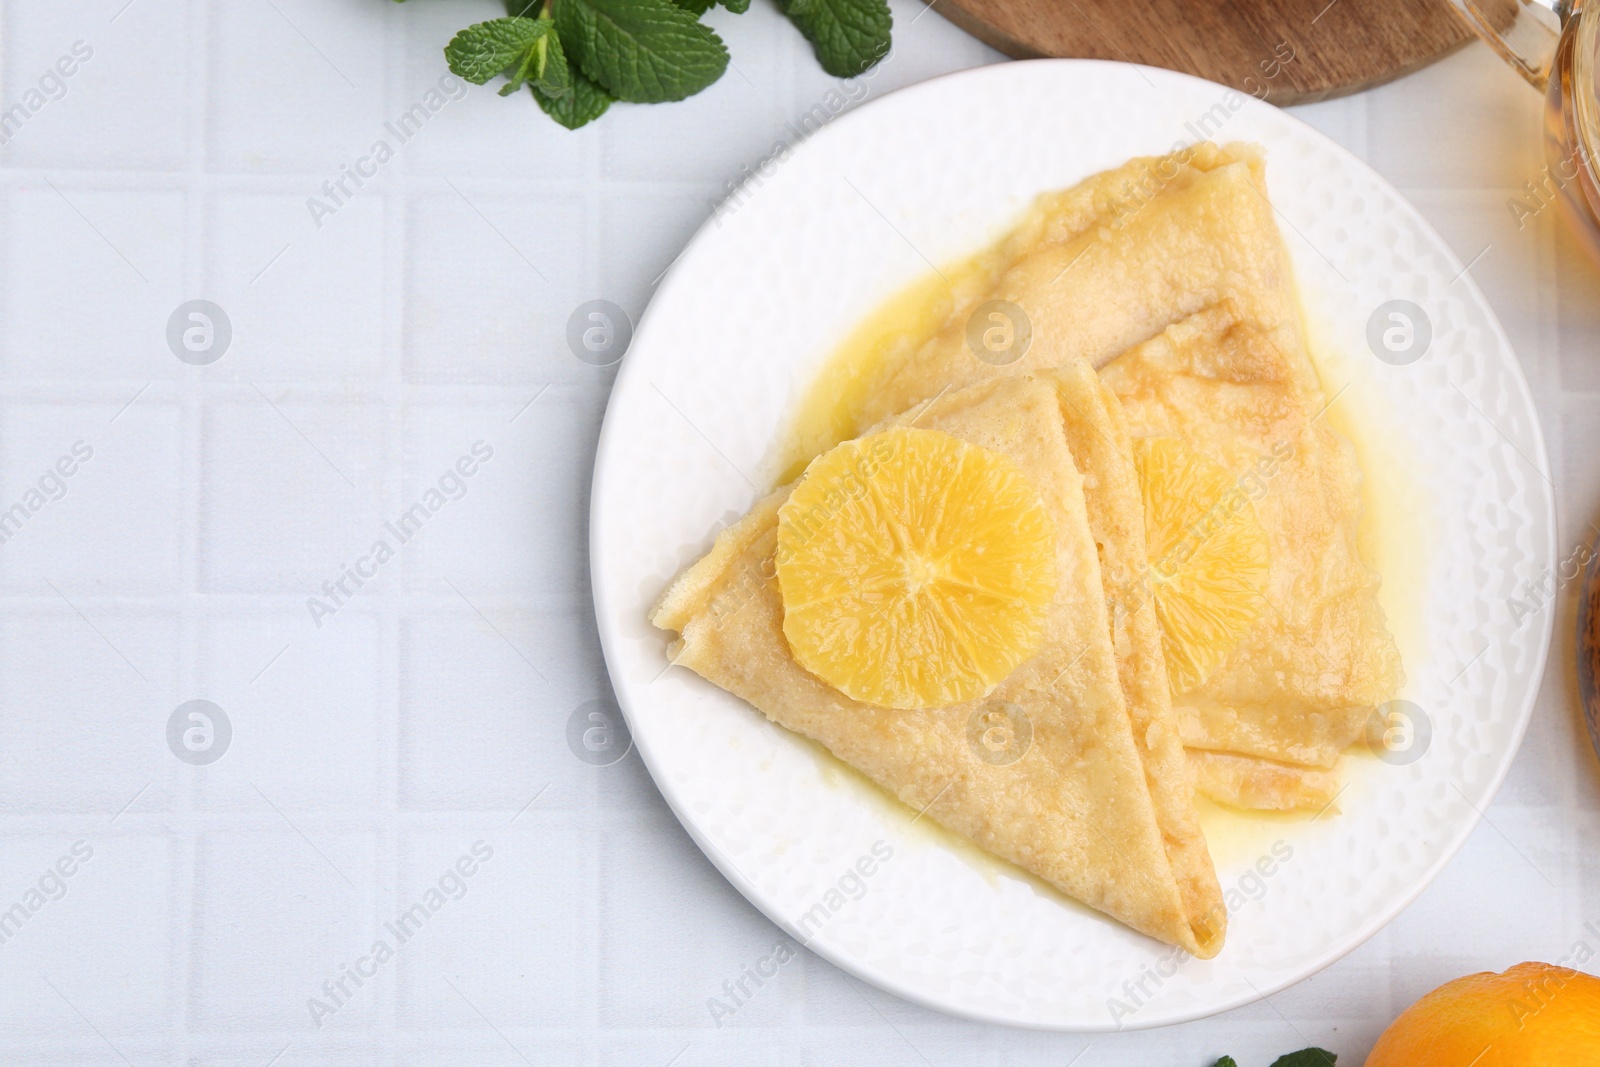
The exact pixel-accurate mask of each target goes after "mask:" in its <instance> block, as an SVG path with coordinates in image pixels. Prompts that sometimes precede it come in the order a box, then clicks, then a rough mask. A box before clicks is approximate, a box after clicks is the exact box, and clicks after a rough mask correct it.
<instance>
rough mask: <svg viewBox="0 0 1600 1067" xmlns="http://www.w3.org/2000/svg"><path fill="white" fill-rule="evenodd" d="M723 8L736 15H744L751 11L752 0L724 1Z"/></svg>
mask: <svg viewBox="0 0 1600 1067" xmlns="http://www.w3.org/2000/svg"><path fill="white" fill-rule="evenodd" d="M722 6H723V7H725V8H727V9H728V10H729V11H732V12H733V13H734V14H735V15H742V14H744V13H745V12H746V11H749V10H750V0H722Z"/></svg>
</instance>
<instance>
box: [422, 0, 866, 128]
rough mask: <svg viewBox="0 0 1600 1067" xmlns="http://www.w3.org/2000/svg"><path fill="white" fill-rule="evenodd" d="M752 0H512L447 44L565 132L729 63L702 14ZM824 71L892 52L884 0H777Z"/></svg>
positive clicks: (467, 71)
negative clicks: (500, 14) (615, 105)
mask: <svg viewBox="0 0 1600 1067" xmlns="http://www.w3.org/2000/svg"><path fill="white" fill-rule="evenodd" d="M719 2H720V3H721V5H722V6H723V7H725V8H727V9H728V11H730V12H732V13H733V14H736V15H737V14H742V13H743V12H744V11H746V10H748V9H749V7H750V0H506V5H505V6H506V17H505V18H500V19H490V20H489V21H487V22H480V23H477V24H476V25H473V26H468V27H467V28H466V29H464V30H462V31H461V32H460V33H458V34H456V35H455V37H454V38H452V39H451V41H450V43H449V44H448V45H446V46H445V50H444V52H445V60H446V62H448V63H449V65H450V70H451V71H452V72H454V73H455V74H457V75H458V76H460V77H462V78H464V79H466V80H467V81H469V82H472V83H473V84H474V85H486V84H488V83H489V82H490V81H492V80H493V79H495V78H496V77H501V76H503V77H504V78H505V83H504V84H503V85H501V87H500V95H501V96H509V95H510V94H512V93H514V92H516V91H517V90H518V89H520V88H521V87H522V86H524V85H526V86H527V87H528V89H529V91H530V92H531V93H532V94H533V98H534V100H535V102H537V103H538V105H539V107H540V108H541V109H542V110H543V111H544V113H545V114H547V115H549V116H550V117H551V118H553V119H554V120H555V121H556V122H558V123H560V124H561V125H562V126H565V127H566V128H567V129H569V130H575V129H577V128H578V127H580V126H583V125H586V124H588V123H590V122H593V121H594V120H595V119H597V118H599V117H600V116H601V115H602V114H604V113H605V111H606V109H607V108H608V107H610V106H611V104H612V102H613V101H616V100H624V101H628V102H630V103H641V104H653V103H664V102H667V101H672V100H682V99H684V98H685V97H689V96H693V95H694V94H696V93H698V92H700V91H701V90H702V89H705V88H706V87H707V86H709V85H711V84H712V83H713V82H715V81H716V80H717V79H718V78H720V77H721V76H722V74H723V72H724V71H726V70H727V68H728V63H729V59H728V49H727V46H726V45H724V44H723V42H722V38H721V37H719V36H717V34H716V32H715V31H714V30H712V29H711V28H710V27H709V26H707V25H705V24H704V23H703V22H701V21H700V19H701V16H703V15H705V14H707V13H708V12H709V11H711V9H712V8H713V7H715V6H716V5H717V4H718V3H719ZM775 2H776V3H777V4H778V6H779V7H780V9H782V10H783V12H784V13H785V14H786V15H787V16H788V17H789V20H790V21H791V22H792V23H794V25H795V26H796V27H797V28H798V29H799V30H800V32H801V33H802V34H804V35H805V37H806V38H807V39H808V40H809V41H810V42H811V44H812V47H813V49H814V50H815V52H816V54H817V59H818V61H819V62H820V63H821V64H822V67H823V69H824V70H826V71H827V72H828V73H829V74H833V75H835V76H837V77H842V78H848V77H854V76H856V75H859V74H861V73H863V72H865V71H866V70H868V69H869V68H871V67H872V66H873V64H875V63H877V62H879V61H880V60H881V59H883V57H884V56H886V55H888V53H889V30H890V22H891V19H890V15H889V5H888V0H775Z"/></svg>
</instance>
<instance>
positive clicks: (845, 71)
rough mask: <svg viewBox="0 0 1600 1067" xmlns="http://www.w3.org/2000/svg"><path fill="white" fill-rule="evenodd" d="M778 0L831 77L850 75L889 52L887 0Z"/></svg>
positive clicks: (856, 73) (865, 67) (853, 75)
mask: <svg viewBox="0 0 1600 1067" xmlns="http://www.w3.org/2000/svg"><path fill="white" fill-rule="evenodd" d="M778 2H779V5H780V6H781V7H782V8H783V12H784V14H786V15H788V16H789V21H790V22H792V23H794V24H795V25H796V26H798V27H799V28H800V32H801V33H803V34H805V35H806V39H807V40H809V41H810V42H811V47H812V49H813V50H814V51H815V52H816V53H817V62H819V63H821V64H822V69H823V70H825V71H827V72H828V73H829V74H832V75H833V76H834V77H835V78H854V77H855V76H856V75H858V74H861V73H863V72H864V71H866V70H867V69H868V68H869V67H871V66H872V65H873V64H874V63H876V62H878V60H880V59H882V58H883V57H884V56H886V55H888V54H889V27H890V24H891V23H892V21H893V19H892V17H891V16H890V14H889V4H888V0H778Z"/></svg>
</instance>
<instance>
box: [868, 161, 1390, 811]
mask: <svg viewBox="0 0 1600 1067" xmlns="http://www.w3.org/2000/svg"><path fill="white" fill-rule="evenodd" d="M979 264H980V268H981V269H978V270H976V271H974V272H972V273H971V274H970V275H969V276H967V277H964V278H961V279H959V280H958V282H957V286H956V291H955V292H954V293H953V295H952V298H951V303H950V307H949V309H948V313H947V314H946V316H945V318H944V325H943V326H942V327H941V328H940V329H938V330H936V331H935V332H934V333H933V335H932V336H931V337H928V338H926V339H925V340H921V341H919V342H916V343H914V344H909V345H903V346H902V349H903V350H902V351H899V352H897V353H894V354H893V355H894V357H895V358H891V359H890V360H888V361H887V362H886V363H885V366H884V368H883V370H882V372H881V373H880V374H879V375H878V377H877V379H876V380H875V381H873V382H872V383H871V384H870V386H869V387H868V388H866V389H865V390H864V396H865V399H864V401H863V402H862V405H861V409H860V418H861V419H863V420H872V419H874V418H877V417H881V416H882V415H883V414H885V413H887V412H890V411H895V410H900V409H902V408H904V407H907V406H909V404H910V403H911V402H913V401H915V400H917V399H920V398H922V397H927V396H932V395H934V394H935V393H937V392H938V391H939V390H940V389H943V388H947V387H950V386H961V385H964V384H969V383H971V382H974V381H979V380H982V379H984V378H990V377H995V376H1006V375H1016V374H1030V373H1037V372H1038V371H1040V370H1043V369H1047V368H1050V367H1054V366H1058V365H1061V364H1062V363H1064V362H1069V361H1075V360H1083V361H1087V362H1089V363H1091V364H1093V365H1094V366H1096V367H1100V368H1102V373H1103V376H1104V378H1105V380H1106V381H1107V383H1108V384H1109V385H1111V387H1112V388H1113V389H1115V391H1116V392H1117V393H1118V395H1119V396H1120V397H1121V399H1122V400H1123V402H1124V405H1125V406H1126V408H1127V410H1128V414H1129V419H1130V426H1131V431H1132V433H1133V435H1134V436H1135V437H1136V438H1140V439H1155V438H1170V441H1171V443H1175V444H1179V445H1181V446H1182V449H1183V451H1184V452H1186V453H1188V454H1191V455H1192V457H1193V462H1191V463H1190V464H1189V466H1191V467H1196V468H1198V467H1201V466H1204V467H1207V468H1208V469H1215V470H1220V471H1221V472H1223V473H1224V480H1225V481H1226V483H1227V485H1226V487H1225V488H1224V489H1223V491H1222V492H1221V493H1219V494H1218V495H1217V496H1216V497H1213V499H1210V500H1207V501H1203V502H1199V501H1191V502H1190V503H1192V504H1197V505H1198V506H1197V507H1196V508H1195V509H1194V510H1195V511H1197V512H1198V514H1199V515H1201V516H1204V515H1205V514H1206V513H1207V512H1208V511H1210V509H1211V508H1213V507H1214V506H1215V505H1216V504H1217V502H1218V500H1219V499H1222V500H1223V501H1224V503H1226V504H1227V505H1228V506H1229V507H1230V508H1232V507H1233V506H1234V505H1235V504H1237V503H1239V501H1240V500H1241V499H1242V500H1243V505H1244V506H1243V508H1242V509H1241V510H1240V516H1241V517H1240V522H1241V523H1245V522H1248V521H1249V520H1250V519H1252V518H1254V519H1258V520H1259V523H1260V526H1259V533H1260V535H1261V539H1262V541H1263V542H1264V544H1263V545H1262V546H1261V549H1262V551H1261V555H1262V558H1261V559H1260V560H1259V561H1258V562H1259V564H1260V566H1259V570H1260V572H1261V574H1260V577H1261V581H1260V582H1259V583H1253V582H1251V583H1247V584H1249V585H1250V587H1249V588H1241V589H1238V590H1234V591H1233V595H1232V596H1231V599H1232V600H1233V601H1234V604H1233V605H1232V607H1234V608H1236V609H1239V610H1242V611H1243V612H1244V613H1246V614H1253V615H1254V616H1258V617H1256V618H1255V620H1254V621H1253V622H1252V623H1250V625H1249V626H1248V627H1245V629H1246V630H1247V632H1244V633H1241V634H1236V635H1231V636H1230V635H1222V636H1224V637H1225V641H1224V642H1223V643H1222V644H1221V646H1220V647H1218V648H1216V649H1214V650H1213V651H1214V652H1216V653H1220V654H1219V655H1212V656H1209V657H1202V658H1204V659H1208V660H1210V661H1213V662H1207V663H1205V664H1200V666H1204V667H1206V668H1207V669H1206V670H1205V672H1204V676H1203V677H1199V678H1197V677H1196V676H1195V674H1194V672H1192V671H1184V670H1174V671H1173V672H1172V673H1173V676H1174V678H1175V680H1176V682H1177V687H1178V688H1177V692H1176V694H1175V696H1176V701H1177V704H1178V706H1179V707H1180V710H1181V719H1182V722H1183V725H1184V736H1185V740H1186V741H1187V743H1188V744H1189V745H1190V746H1191V747H1192V749H1193V751H1192V760H1191V762H1192V765H1193V770H1194V774H1195V779H1196V785H1197V788H1199V789H1200V790H1201V791H1202V792H1203V793H1206V794H1207V795H1209V796H1211V797H1212V798H1214V799H1216V800H1220V801H1222V802H1224V803H1228V804H1232V805H1235V806H1240V807H1246V808H1268V809H1288V808H1312V809H1321V808H1323V807H1325V806H1326V805H1328V804H1329V803H1331V801H1332V800H1333V798H1334V797H1335V796H1336V794H1337V792H1338V789H1339V779H1338V776H1337V774H1336V773H1334V772H1333V768H1334V767H1335V765H1336V764H1337V763H1338V760H1339V754H1340V752H1342V751H1343V750H1344V749H1345V748H1346V747H1347V746H1349V745H1350V744H1351V743H1353V742H1355V741H1356V740H1358V739H1359V738H1360V737H1361V735H1362V733H1363V727H1364V724H1365V722H1366V720H1367V718H1368V717H1369V715H1370V713H1371V711H1372V710H1373V708H1374V707H1375V705H1377V704H1379V703H1382V702H1383V701H1385V700H1388V699H1391V698H1392V697H1393V696H1394V695H1395V694H1396V692H1397V691H1398V689H1399V687H1400V684H1401V681H1402V678H1403V673H1402V670H1401V666H1400V660H1399V653H1398V650H1397V648H1396V645H1395V642H1394V639H1393V637H1392V635H1391V634H1390V633H1389V630H1388V628H1387V623H1386V620H1385V618H1384V614H1383V610H1382V608H1381V606H1380V605H1379V602H1378V597H1377V590H1378V580H1377V577H1376V576H1375V575H1374V574H1372V573H1371V572H1370V571H1369V570H1368V569H1367V568H1366V566H1365V565H1364V563H1363V562H1362V560H1361V558H1360V555H1359V553H1358V552H1357V549H1356V529H1357V525H1358V522H1359V518H1360V495H1359V485H1360V472H1359V468H1358V467H1357V465H1356V462H1355V457H1354V454H1353V452H1352V450H1351V447H1350V445H1349V444H1348V442H1345V441H1343V440H1342V439H1341V438H1339V437H1338V436H1337V435H1336V434H1335V433H1334V432H1333V431H1332V430H1331V429H1329V428H1328V427H1327V426H1326V424H1325V423H1324V422H1323V421H1322V420H1321V415H1322V412H1323V410H1324V408H1325V405H1326V404H1327V402H1328V400H1327V397H1326V396H1325V394H1324V393H1323V391H1322V388H1321V383H1320V380H1319V378H1318V375H1317V373H1316V370H1315V368H1314V367H1313V365H1312V363H1311V360H1310V358H1309V357H1308V355H1307V352H1306V346H1305V340H1304V336H1303V329H1302V323H1301V319H1300V310H1299V305H1298V301H1297V299H1296V296H1295V293H1294V287H1293V279H1292V275H1291V271H1290V265H1289V261H1288V256H1287V254H1286V251H1285V249H1284V247H1283V243H1282V238H1281V235H1280V234H1279V232H1278V227H1277V225H1276V222H1275V220H1274V217H1273V207H1272V205H1271V203H1270V201H1269V200H1268V197H1267V192H1266V170H1265V160H1264V156H1263V154H1262V152H1261V150H1260V149H1259V148H1258V147H1256V146H1252V145H1241V144H1234V145H1228V146H1226V147H1218V146H1216V145H1212V144H1208V143H1203V144H1198V145H1195V146H1192V147H1189V148H1186V149H1183V150H1182V151H1179V152H1176V153H1173V154H1171V155H1168V156H1164V157H1149V158H1140V159H1134V160H1130V161H1129V162H1128V163H1126V164H1124V165H1123V166H1121V167H1118V168H1115V169H1113V170H1110V171H1106V172H1104V173H1102V174H1098V175H1095V176H1093V177H1091V178H1089V179H1087V180H1085V181H1084V182H1082V183H1080V184H1079V185H1077V186H1074V187H1073V188H1071V189H1068V190H1064V191H1062V192H1059V193H1053V194H1047V195H1046V196H1043V197H1041V198H1040V200H1039V202H1038V203H1037V204H1036V206H1035V208H1034V210H1033V211H1032V212H1031V213H1030V214H1029V215H1028V217H1027V218H1026V219H1025V221H1024V223H1023V224H1022V225H1021V226H1020V227H1019V228H1018V229H1017V230H1016V231H1015V232H1014V233H1012V234H1011V235H1010V236H1009V237H1008V238H1007V239H1006V240H1004V241H1003V242H1001V244H1000V245H998V246H997V247H996V248H995V249H993V250H991V252H990V253H989V254H987V255H985V256H982V257H980V258H979ZM996 299H998V300H1003V301H1005V302H1007V303H1008V304H1011V305H1012V306H1013V307H1015V308H1018V309H1020V310H1021V312H1022V314H1023V316H1024V317H1025V321H1026V322H1027V323H1028V325H1029V327H1030V329H1031V335H1032V338H1033V343H1032V345H1031V346H1030V347H1029V348H1028V349H1027V351H1026V352H1025V353H1024V354H1023V355H1022V357H1021V358H1019V359H1017V360H1016V361H1015V362H1012V363H1009V364H1006V365H1001V366H994V365H990V364H988V363H985V362H983V361H980V360H978V359H975V358H973V354H972V351H971V349H970V347H969V343H968V339H967V329H968V324H969V323H970V322H971V321H972V318H973V316H974V314H975V313H977V312H979V311H980V310H981V308H982V306H983V305H984V304H985V303H986V302H988V301H991V300H996ZM1169 451H1171V450H1169ZM1215 480H1216V479H1204V478H1202V479H1200V481H1202V482H1207V481H1211V482H1214V481H1215ZM1170 547H1171V546H1155V547H1153V548H1152V550H1151V551H1152V555H1153V556H1156V557H1160V556H1162V555H1164V554H1166V553H1167V551H1168V550H1169V549H1170ZM1212 547H1213V548H1215V547H1217V546H1215V545H1213V546H1212ZM1152 562H1153V563H1155V564H1157V565H1159V564H1161V563H1163V562H1165V563H1167V564H1170V563H1171V562H1172V561H1171V560H1167V561H1162V560H1160V559H1159V558H1158V559H1156V560H1153V561H1152ZM1244 569H1254V567H1253V565H1252V567H1247V568H1244ZM1150 574H1151V572H1149V571H1147V572H1146V574H1145V576H1144V577H1141V576H1139V575H1137V574H1123V575H1119V576H1116V577H1115V579H1114V582H1113V584H1116V585H1118V586H1120V587H1123V588H1130V587H1139V586H1145V587H1146V588H1147V589H1148V588H1149V586H1150ZM1169 577H1170V576H1169ZM1235 577H1238V576H1237V575H1236V576H1235ZM1156 578H1157V579H1158V580H1160V579H1161V578H1162V576H1160V575H1156ZM1161 589H1162V591H1163V592H1169V591H1170V590H1171V589H1172V586H1170V585H1166V586H1162V587H1161ZM1252 601H1253V602H1254V603H1250V602H1252ZM1190 644H1193V642H1190ZM1169 647H1171V646H1170V644H1169ZM1218 660H1220V661H1221V662H1214V661H1218Z"/></svg>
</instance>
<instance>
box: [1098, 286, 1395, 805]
mask: <svg viewBox="0 0 1600 1067" xmlns="http://www.w3.org/2000/svg"><path fill="white" fill-rule="evenodd" d="M1100 376H1101V380H1102V381H1104V382H1105V384H1106V385H1107V386H1109V387H1110V388H1111V389H1112V390H1113V391H1115V392H1116V394H1117V396H1118V397H1119V398H1120V399H1121V401H1122V406H1123V410H1124V411H1125V412H1126V415H1127V419H1128V424H1129V429H1130V432H1131V433H1132V434H1133V436H1134V437H1162V436H1176V437H1178V438H1181V439H1182V440H1183V441H1184V442H1185V443H1186V444H1187V445H1188V446H1189V447H1190V448H1192V449H1194V450H1195V451H1196V452H1198V453H1200V454H1202V455H1204V456H1206V457H1208V458H1209V459H1211V460H1212V461H1214V462H1216V463H1218V464H1220V465H1221V466H1223V467H1224V468H1226V469H1227V470H1228V471H1230V472H1232V473H1233V474H1234V475H1235V477H1236V479H1237V482H1236V484H1237V485H1238V487H1239V489H1240V490H1241V491H1242V492H1244V493H1245V494H1246V495H1247V496H1248V497H1249V498H1250V501H1251V503H1250V506H1251V507H1253V508H1254V511H1255V515H1256V517H1257V518H1258V519H1259V520H1260V522H1261V526H1262V529H1263V530H1264V531H1265V533H1266V536H1267V541H1268V544H1269V547H1270V552H1269V565H1268V574H1267V584H1266V588H1265V590H1264V592H1263V594H1262V597H1263V600H1264V601H1265V603H1264V610H1262V611H1261V613H1260V615H1259V617H1258V618H1257V620H1256V622H1255V623H1254V625H1253V626H1252V628H1251V629H1250V630H1249V631H1248V632H1247V633H1245V634H1244V636H1243V637H1242V638H1241V639H1240V640H1239V642H1238V644H1237V645H1236V646H1235V647H1234V648H1233V650H1232V652H1231V653H1230V654H1229V655H1228V656H1227V657H1226V659H1224V660H1223V661H1222V663H1221V665H1220V666H1219V667H1217V668H1216V669H1215V670H1214V671H1213V672H1212V673H1211V674H1210V676H1209V677H1207V678H1206V679H1205V680H1204V682H1203V683H1201V684H1200V685H1199V686H1197V687H1195V688H1194V689H1192V690H1191V691H1189V692H1184V693H1178V694H1175V695H1174V703H1175V704H1176V705H1177V707H1178V708H1179V712H1180V718H1181V721H1182V726H1183V732H1184V741H1185V743H1186V744H1188V745H1189V746H1190V747H1192V748H1197V749H1205V750H1210V751H1218V752H1230V753H1236V754H1240V755H1245V756H1251V757H1257V758H1260V759H1264V760H1272V761H1277V762H1280V763H1284V764H1292V765H1299V766H1302V767H1309V768H1321V769H1327V768H1332V767H1333V766H1334V765H1335V764H1336V763H1337V762H1338V760H1339V756H1340V753H1341V752H1343V751H1344V749H1345V748H1347V747H1348V746H1349V745H1350V744H1352V743H1353V742H1354V741H1356V740H1357V739H1358V738H1359V737H1360V736H1361V735H1362V734H1363V732H1364V729H1365V724H1366V721H1367V719H1368V717H1369V716H1370V715H1371V713H1372V711H1373V709H1374V707H1375V706H1376V705H1378V704H1379V703H1382V702H1383V701H1386V700H1389V699H1391V698H1392V697H1393V696H1394V695H1395V693H1396V692H1397V691H1398V689H1399V687H1400V685H1401V682H1402V680H1403V672H1402V669H1401V665H1400V654H1399V650H1398V649H1397V647H1396V645H1395V641H1394V638H1393V636H1392V635H1391V634H1390V632H1389V629H1388V626H1387V623H1386V620H1385V618H1384V612H1383V608H1382V606H1381V605H1380V604H1379V602H1378V585H1379V582H1378V577H1377V576H1376V575H1375V574H1373V573H1372V572H1371V571H1369V570H1368V569H1367V567H1366V565H1365V564H1364V563H1363V562H1362V560H1361V556H1360V554H1359V552H1358V550H1357V544H1356V536H1357V526H1358V524H1359V521H1360V516H1361V494H1360V486H1361V472H1360V468H1359V467H1358V466H1357V463H1356V458H1355V453H1354V449H1352V447H1351V446H1350V444H1349V442H1347V441H1345V440H1343V439H1342V438H1340V437H1339V436H1338V435H1337V434H1336V433H1334V431H1333V430H1332V429H1330V428H1329V427H1328V425H1327V423H1326V421H1325V420H1324V419H1323V418H1322V415H1323V413H1324V412H1325V411H1326V409H1327V405H1328V403H1329V401H1328V399H1327V398H1326V397H1325V396H1324V394H1323V393H1322V390H1321V388H1320V386H1319V385H1318V384H1317V378H1316V374H1315V372H1314V370H1313V369H1312V367H1311V363H1310V360H1309V359H1308V358H1307V356H1306V353H1305V349H1304V347H1303V345H1302V344H1301V343H1299V339H1298V337H1297V336H1296V337H1285V336H1283V335H1282V334H1281V333H1279V332H1277V331H1274V330H1271V329H1268V328H1266V327H1264V326H1263V325H1262V324H1261V323H1259V322H1258V321H1256V320H1255V319H1254V318H1253V317H1251V316H1250V315H1249V314H1248V313H1246V312H1245V311H1244V310H1243V309H1242V308H1241V307H1240V306H1239V305H1238V304H1236V303H1235V302H1234V301H1232V300H1224V301H1222V302H1220V303H1218V304H1216V305H1213V306H1211V307H1208V308H1206V309H1204V310H1202V311H1201V312H1199V313H1197V314H1195V315H1193V316H1191V317H1190V318H1188V319H1186V320H1184V321H1183V322H1180V323H1177V324H1174V325H1173V326H1170V327H1168V328H1167V329H1166V330H1164V331H1163V332H1162V333H1161V334H1160V335H1159V336H1157V337H1155V338H1153V339H1151V340H1150V341H1148V342H1146V343H1145V344H1142V345H1139V346H1136V347H1135V348H1133V349H1132V350H1130V351H1128V352H1127V353H1125V354H1123V355H1121V356H1119V357H1117V358H1116V359H1115V360H1113V361H1111V362H1110V363H1108V364H1107V365H1106V366H1105V367H1103V368H1102V369H1101V371H1100ZM1267 770H1273V772H1274V773H1277V771H1276V770H1275V769H1272V768H1267ZM1311 781H1313V779H1307V782H1308V783H1309V782H1311ZM1307 788H1311V787H1310V786H1309V785H1308V787H1307ZM1312 802H1313V800H1310V799H1308V800H1307V801H1306V804H1305V805H1301V806H1308V805H1309V804H1311V803H1312ZM1249 806H1253V805H1249Z"/></svg>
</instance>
